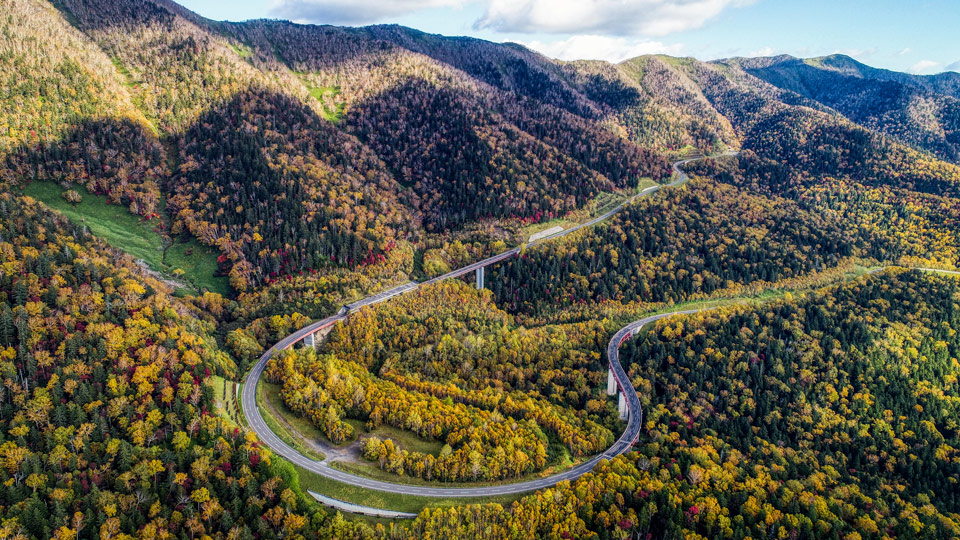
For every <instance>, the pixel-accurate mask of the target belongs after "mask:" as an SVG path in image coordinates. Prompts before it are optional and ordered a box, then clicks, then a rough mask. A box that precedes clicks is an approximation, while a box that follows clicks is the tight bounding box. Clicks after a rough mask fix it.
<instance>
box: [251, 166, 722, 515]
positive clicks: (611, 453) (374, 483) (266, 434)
mask: <svg viewBox="0 0 960 540" xmlns="http://www.w3.org/2000/svg"><path fill="white" fill-rule="evenodd" d="M723 155H727V156H731V155H736V152H727V153H725V154H723ZM697 159H704V158H696V159H688V160H683V161H679V162H676V163H674V164H673V170H674V173H675V174H674V181H673V182H671V183H670V184H666V185H663V186H652V187H649V188H646V189H644V190H642V191H640V192H639V193H637V194H636V195H634V196H632V197H630V198H629V199H627V200H625V201H623V202H622V203H621V204H619V205H618V206H617V207H616V208H614V209H612V210H610V211H609V212H606V213H605V214H603V215H601V216H598V217H596V218H594V219H592V220H590V221H587V222H585V223H582V224H579V225H577V226H575V227H571V228H569V229H565V230H563V231H560V232H557V233H556V234H553V235H550V236H547V237H545V238H541V239H539V240H537V241H535V242H527V243H526V244H525V245H524V246H523V248H526V247H530V246H533V245H536V244H539V243H542V242H545V241H548V240H553V239H556V238H559V237H562V236H565V235H567V234H570V233H572V232H574V231H577V230H580V229H582V228H584V227H589V226H592V225H595V224H597V223H600V222H601V221H604V220H606V219H608V218H610V217H611V216H613V215H614V214H616V213H617V212H619V211H620V210H621V209H623V208H624V207H625V206H626V205H628V204H629V203H630V202H632V201H633V200H634V199H636V198H638V197H642V196H645V195H649V194H651V193H654V192H656V191H659V190H660V189H662V188H663V187H666V186H674V185H678V184H681V183H683V182H686V181H687V180H688V179H689V177H687V175H686V174H685V173H684V172H683V171H682V170H680V168H679V167H680V166H682V165H685V164H687V163H689V162H691V161H696V160H697ZM521 249H522V248H519V247H518V248H513V249H511V250H508V251H505V252H503V253H500V254H498V255H494V256H493V257H489V258H487V259H484V260H481V261H478V262H475V263H473V264H469V265H467V266H464V267H463V268H459V269H457V270H454V271H452V272H449V273H447V274H444V275H442V276H438V277H435V278H433V279H430V280H427V281H425V282H423V283H416V282H409V283H405V284H403V285H400V286H398V287H394V288H392V289H388V290H385V291H382V292H380V293H378V294H376V295H373V296H370V297H367V298H365V299H363V300H360V301H358V302H354V303H352V304H348V305H347V306H345V307H344V308H343V309H341V310H340V312H339V313H337V314H336V315H333V316H331V317H327V318H326V319H323V320H320V321H317V322H315V323H313V324H311V325H309V326H306V327H304V328H302V329H300V330H298V331H296V332H294V333H292V334H290V335H288V336H287V337H285V338H283V339H281V340H280V341H279V342H277V343H276V344H274V345H273V347H271V348H270V349H268V350H267V351H266V352H264V353H263V355H262V356H261V357H260V359H259V360H258V361H257V363H256V364H255V365H254V366H253V368H252V369H251V370H250V373H249V374H247V377H246V379H245V380H244V385H243V390H242V391H241V394H240V401H241V405H242V408H243V414H244V416H246V420H247V424H248V425H249V426H250V428H251V429H253V431H254V432H255V433H256V434H257V436H258V437H259V438H260V440H261V441H262V442H263V443H264V444H266V445H267V446H268V447H269V448H270V449H271V450H273V451H274V452H275V453H277V454H279V455H280V456H282V457H284V458H285V459H287V460H288V461H290V462H291V463H294V464H295V465H297V466H299V467H302V468H304V469H307V470H309V471H312V472H314V473H316V474H319V475H321V476H324V477H326V478H330V479H332V480H337V481H339V482H343V483H346V484H349V485H353V486H358V487H363V488H367V489H374V490H379V491H385V492H390V493H398V494H402V495H416V496H422V497H442V498H452V497H457V498H460V497H485V496H496V495H510V494H516V493H525V492H528V491H535V490H538V489H543V488H547V487H550V486H553V485H555V484H557V483H558V482H562V481H564V480H574V479H576V478H579V477H580V476H582V475H584V474H586V473H587V472H589V471H591V470H592V469H593V468H594V467H595V466H596V464H597V463H598V462H600V460H603V459H611V458H613V457H616V456H618V455H620V454H623V453H626V452H628V451H629V450H630V449H631V448H632V447H633V443H634V442H635V441H636V440H637V437H638V435H639V434H640V428H641V424H642V409H641V406H640V398H639V396H638V395H637V392H636V390H635V389H634V388H633V385H632V383H631V382H630V379H629V377H628V376H627V373H626V371H625V370H624V369H623V366H622V365H621V364H620V354H619V350H620V345H622V344H623V342H624V341H626V340H627V339H629V338H630V337H631V336H633V335H635V334H636V333H637V332H639V331H640V329H641V328H642V327H643V326H644V325H647V324H649V323H651V322H653V321H656V320H658V319H661V318H664V317H669V316H671V315H678V314H689V313H694V312H695V311H696V310H687V311H675V312H672V313H664V314H660V315H652V316H649V317H645V318H643V319H640V320H638V321H635V322H632V323H630V324H628V325H627V326H625V327H623V328H621V329H620V331H618V332H617V333H616V334H615V335H614V336H613V338H612V339H611V340H610V343H609V345H608V346H607V358H608V359H609V362H610V370H611V371H612V372H613V375H614V378H615V380H616V383H617V386H618V387H619V389H620V392H622V393H623V395H624V398H625V399H626V405H627V409H628V411H629V417H628V421H627V426H626V428H625V429H624V432H623V434H622V435H621V436H620V438H619V439H617V441H616V442H615V443H614V444H613V445H612V446H610V447H609V448H607V450H605V451H604V452H603V453H601V454H599V455H597V456H594V457H593V458H591V459H590V460H588V461H585V462H583V463H581V464H580V465H577V466H576V467H572V468H570V469H567V470H564V471H562V472H559V473H557V474H554V475H551V476H546V477H543V478H537V479H533V480H527V481H523V482H516V483H510V484H496V485H490V486H478V487H438V486H428V485H409V484H399V483H393V482H384V481H380V480H374V479H371V478H366V477H363V476H358V475H355V474H351V473H348V472H344V471H341V470H339V469H334V468H332V467H330V466H329V465H327V464H326V463H325V462H320V461H314V460H312V459H310V458H308V457H306V456H304V455H302V454H301V453H300V452H298V451H297V450H295V449H293V448H292V447H290V446H289V445H288V444H286V443H285V442H283V441H282V440H281V439H280V438H279V437H278V436H277V435H276V434H275V433H274V432H273V431H272V430H271V429H270V428H269V427H268V426H267V424H266V422H265V421H264V419H263V416H262V415H261V414H260V409H259V408H258V407H257V403H256V393H257V383H258V382H259V381H260V378H261V376H262V375H263V372H264V370H265V369H266V365H267V362H268V361H269V360H270V358H271V357H272V356H273V355H274V354H276V353H277V352H278V351H282V350H285V349H288V348H290V347H292V346H293V345H294V344H296V343H298V342H300V341H302V340H303V339H304V338H305V337H307V336H309V335H311V334H314V333H315V332H317V331H319V330H321V329H323V328H325V327H328V326H332V325H334V324H336V323H337V322H339V321H342V320H344V319H346V318H347V316H348V315H349V314H350V313H351V312H352V311H355V310H357V309H360V308H362V307H364V306H369V305H372V304H376V303H379V302H383V301H385V300H387V299H389V298H392V297H394V296H397V295H399V294H403V293H406V292H409V291H412V290H415V289H417V288H418V287H419V286H421V285H427V284H431V283H436V282H439V281H443V280H446V279H450V278H455V277H459V276H463V275H466V274H469V273H470V272H473V271H475V270H477V269H478V268H481V267H485V266H487V265H490V264H493V263H495V262H500V261H503V260H506V259H508V258H510V257H514V256H516V255H518V254H519V253H520V252H521Z"/></svg>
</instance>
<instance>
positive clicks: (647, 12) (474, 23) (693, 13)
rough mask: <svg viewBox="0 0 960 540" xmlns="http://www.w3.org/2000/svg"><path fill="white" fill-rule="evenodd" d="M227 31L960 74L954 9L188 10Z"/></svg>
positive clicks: (429, 2) (877, 1)
mask: <svg viewBox="0 0 960 540" xmlns="http://www.w3.org/2000/svg"><path fill="white" fill-rule="evenodd" d="M178 1H180V3H181V4H183V5H184V6H186V7H188V8H190V9H192V10H194V11H196V12H198V13H200V14H201V15H204V16H206V17H209V18H212V19H217V20H233V21H239V20H245V19H254V18H282V19H289V20H294V21H296V22H302V23H316V24H346V25H363V24H374V23H398V24H402V25H405V26H410V27H413V28H418V29H420V30H424V31H427V32H433V33H438V34H445V35H469V36H474V37H479V38H483V39H488V40H491V41H515V42H518V43H523V44H524V45H527V46H528V47H531V48H533V49H536V50H538V51H540V52H542V53H544V54H546V55H548V56H551V57H555V58H561V59H564V60H573V59H578V58H590V59H596V58H599V59H603V60H609V61H619V60H623V59H625V58H629V57H632V56H636V55H639V54H649V53H666V54H672V55H677V56H693V57H696V58H699V59H701V60H711V59H715V58H724V57H729V56H761V55H762V56H766V55H771V54H780V53H787V54H792V55H794V56H802V57H810V56H822V55H826V54H832V53H835V52H841V53H844V54H848V55H850V56H852V57H854V58H856V59H858V60H860V61H861V62H864V63H866V64H869V65H872V66H876V67H883V68H888V69H894V70H897V71H907V72H911V73H922V74H930V73H937V72H940V71H946V70H952V71H960V39H958V38H957V23H958V22H960V2H956V1H955V0H928V1H924V0H920V1H912V0H911V1H902V0H901V1H894V0H873V1H868V0H231V1H230V2H224V1H222V0H178Z"/></svg>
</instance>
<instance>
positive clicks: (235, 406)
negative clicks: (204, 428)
mask: <svg viewBox="0 0 960 540" xmlns="http://www.w3.org/2000/svg"><path fill="white" fill-rule="evenodd" d="M207 382H208V384H210V386H212V387H213V399H214V401H215V402H216V404H217V409H218V411H217V412H218V413H219V414H220V416H222V417H223V418H226V419H227V420H229V421H231V422H233V423H234V424H237V425H243V417H242V414H241V412H240V402H239V401H238V399H237V395H238V393H239V392H238V390H237V383H236V382H234V381H229V380H227V379H224V378H223V377H220V376H218V375H213V376H211V377H210V378H208V379H207Z"/></svg>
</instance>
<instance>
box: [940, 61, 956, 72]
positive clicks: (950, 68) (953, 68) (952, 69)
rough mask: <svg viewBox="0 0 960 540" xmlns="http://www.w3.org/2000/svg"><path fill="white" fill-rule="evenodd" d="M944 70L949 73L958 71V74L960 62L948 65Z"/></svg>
mask: <svg viewBox="0 0 960 540" xmlns="http://www.w3.org/2000/svg"><path fill="white" fill-rule="evenodd" d="M944 69H946V70H947V71H958V72H960V60H957V61H956V62H954V63H952V64H947V67H946V68H944Z"/></svg>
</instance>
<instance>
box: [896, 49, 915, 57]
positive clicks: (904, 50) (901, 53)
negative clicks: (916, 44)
mask: <svg viewBox="0 0 960 540" xmlns="http://www.w3.org/2000/svg"><path fill="white" fill-rule="evenodd" d="M911 52H913V49H911V48H910V47H907V48H905V49H903V50H901V51H900V52H898V53H897V54H898V55H899V56H906V55H908V54H910V53H911Z"/></svg>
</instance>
